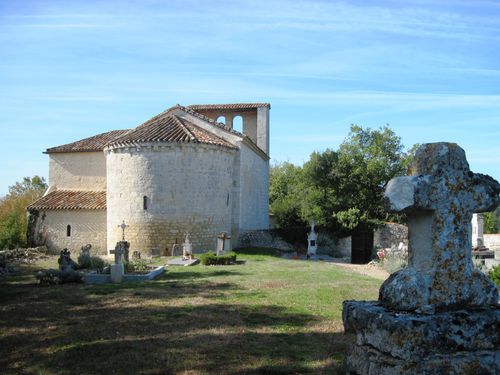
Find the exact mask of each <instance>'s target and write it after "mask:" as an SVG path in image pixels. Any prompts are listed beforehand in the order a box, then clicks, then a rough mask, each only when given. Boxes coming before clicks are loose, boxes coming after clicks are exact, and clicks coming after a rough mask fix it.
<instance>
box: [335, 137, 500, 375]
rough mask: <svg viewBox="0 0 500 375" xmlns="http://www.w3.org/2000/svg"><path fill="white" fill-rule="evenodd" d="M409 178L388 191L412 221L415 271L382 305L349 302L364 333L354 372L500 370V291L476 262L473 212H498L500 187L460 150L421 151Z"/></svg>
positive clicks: (397, 276)
mask: <svg viewBox="0 0 500 375" xmlns="http://www.w3.org/2000/svg"><path fill="white" fill-rule="evenodd" d="M410 171H411V175H410V176H408V177H396V178H394V179H392V180H391V181H390V182H389V184H388V185H387V189H386V193H385V196H386V199H387V201H388V204H389V206H390V208H391V209H392V210H393V211H396V212H403V213H405V214H406V215H407V218H408V227H409V249H408V256H409V259H408V267H407V268H405V269H403V270H401V271H398V272H396V273H394V274H392V275H391V276H390V277H389V278H388V279H387V280H386V281H385V282H384V283H383V285H382V286H381V288H380V293H379V301H374V302H357V301H345V302H344V308H343V321H344V328H345V331H346V332H347V333H354V334H356V343H355V345H354V346H353V347H352V348H351V349H350V350H349V352H348V353H347V356H346V371H347V373H348V374H379V373H383V374H387V375H390V374H427V373H428V374H434V373H439V374H448V373H457V374H458V373H470V374H476V373H478V374H479V373H488V374H489V373H499V371H500V349H499V348H500V337H499V335H500V331H499V330H500V328H499V324H500V309H499V305H498V289H497V288H496V286H495V285H494V284H493V283H492V282H491V281H490V280H489V279H488V278H487V277H486V276H485V275H484V274H483V273H481V272H480V271H477V270H475V268H474V266H473V263H472V257H471V251H472V246H471V225H470V221H471V217H472V213H473V212H484V211H489V210H493V209H494V208H495V207H496V206H497V205H498V203H499V196H498V194H499V192H500V184H498V182H497V181H495V180H494V179H492V178H491V177H489V176H485V175H481V174H475V173H472V172H471V171H470V170H469V165H468V163H467V161H466V158H465V152H464V151H463V150H462V149H461V148H460V147H459V146H458V145H456V144H452V143H431V144H424V145H422V146H420V147H419V149H418V150H417V152H416V154H415V159H414V160H413V163H412V165H411V168H410Z"/></svg>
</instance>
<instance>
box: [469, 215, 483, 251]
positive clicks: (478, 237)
mask: <svg viewBox="0 0 500 375" xmlns="http://www.w3.org/2000/svg"><path fill="white" fill-rule="evenodd" d="M471 223H472V248H473V249H481V248H484V238H483V237H484V216H483V214H473V215H472V221H471Z"/></svg>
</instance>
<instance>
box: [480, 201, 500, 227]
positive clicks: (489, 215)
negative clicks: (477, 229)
mask: <svg viewBox="0 0 500 375" xmlns="http://www.w3.org/2000/svg"><path fill="white" fill-rule="evenodd" d="M483 217H484V233H491V234H496V233H500V206H499V207H497V208H496V210H495V211H492V212H485V213H484V215H483Z"/></svg>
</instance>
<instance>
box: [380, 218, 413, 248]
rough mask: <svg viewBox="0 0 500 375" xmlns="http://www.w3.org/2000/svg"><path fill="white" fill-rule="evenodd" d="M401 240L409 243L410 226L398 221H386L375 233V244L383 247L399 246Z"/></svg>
mask: <svg viewBox="0 0 500 375" xmlns="http://www.w3.org/2000/svg"><path fill="white" fill-rule="evenodd" d="M400 242H403V243H405V244H408V227H407V226H406V225H402V224H397V223H385V224H384V226H383V227H381V228H378V229H377V230H376V231H375V233H374V234H373V246H374V247H379V248H382V249H386V248H390V247H397V246H398V245H399V243H400Z"/></svg>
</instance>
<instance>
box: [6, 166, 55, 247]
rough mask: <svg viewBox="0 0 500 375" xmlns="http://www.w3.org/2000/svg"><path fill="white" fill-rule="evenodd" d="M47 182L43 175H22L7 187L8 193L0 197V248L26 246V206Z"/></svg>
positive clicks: (43, 190) (41, 192) (43, 188)
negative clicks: (18, 180)
mask: <svg viewBox="0 0 500 375" xmlns="http://www.w3.org/2000/svg"><path fill="white" fill-rule="evenodd" d="M46 189H47V184H46V183H45V179H44V178H43V177H39V176H34V177H32V178H30V177H24V178H23V180H22V181H21V182H16V183H15V184H14V185H12V186H10V187H9V194H7V195H6V196H5V197H3V198H1V199H0V249H3V248H5V247H7V248H9V249H12V248H15V247H16V246H20V247H24V246H26V232H27V226H28V224H27V212H26V207H27V206H28V205H29V204H31V203H33V202H34V201H35V200H37V199H38V198H40V197H41V196H42V195H43V193H44V192H45V190H46Z"/></svg>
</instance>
